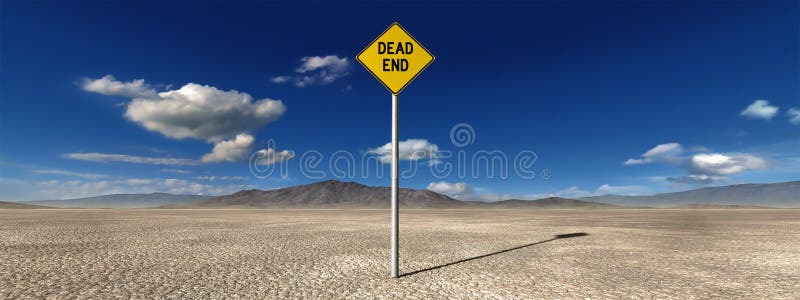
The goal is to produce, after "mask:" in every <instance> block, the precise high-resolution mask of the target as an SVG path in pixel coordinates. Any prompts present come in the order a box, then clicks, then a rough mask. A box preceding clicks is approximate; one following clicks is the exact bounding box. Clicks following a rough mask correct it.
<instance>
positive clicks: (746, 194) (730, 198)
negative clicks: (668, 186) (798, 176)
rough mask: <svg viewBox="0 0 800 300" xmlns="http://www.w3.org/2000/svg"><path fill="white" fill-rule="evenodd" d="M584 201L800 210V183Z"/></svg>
mask: <svg viewBox="0 0 800 300" xmlns="http://www.w3.org/2000/svg"><path fill="white" fill-rule="evenodd" d="M581 200H586V201H592V202H602V203H609V204H616V205H623V206H651V207H675V206H682V205H689V204H706V205H710V204H713V205H740V206H771V207H791V208H793V207H800V181H790V182H782V183H770V184H737V185H729V186H721V187H707V188H701V189H696V190H690V191H685V192H676V193H663V194H656V195H652V196H617V195H606V196H595V197H587V198H581Z"/></svg>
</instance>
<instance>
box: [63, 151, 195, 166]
mask: <svg viewBox="0 0 800 300" xmlns="http://www.w3.org/2000/svg"><path fill="white" fill-rule="evenodd" d="M63 156H64V157H65V158H69V159H76V160H83V161H91V162H100V163H106V162H125V163H132V164H148V165H173V166H179V165H197V164H199V162H198V161H196V160H194V159H188V158H172V157H147V156H134V155H126V154H112V153H96V152H78V153H67V154H64V155H63Z"/></svg>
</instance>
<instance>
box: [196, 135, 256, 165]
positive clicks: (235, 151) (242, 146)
mask: <svg viewBox="0 0 800 300" xmlns="http://www.w3.org/2000/svg"><path fill="white" fill-rule="evenodd" d="M252 148H253V136H252V135H249V134H246V133H241V134H239V135H237V136H236V138H234V139H232V140H228V141H221V142H218V143H217V144H216V145H214V149H213V150H211V153H208V154H206V155H203V158H202V159H200V160H201V161H203V162H221V161H238V160H241V159H243V158H245V157H246V156H247V153H248V152H250V149H252Z"/></svg>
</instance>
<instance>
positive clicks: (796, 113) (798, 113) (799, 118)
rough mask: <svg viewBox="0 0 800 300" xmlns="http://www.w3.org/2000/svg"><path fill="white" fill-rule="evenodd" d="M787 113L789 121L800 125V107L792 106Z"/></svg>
mask: <svg viewBox="0 0 800 300" xmlns="http://www.w3.org/2000/svg"><path fill="white" fill-rule="evenodd" d="M786 115H787V116H789V123H792V124H794V125H800V109H798V108H794V107H793V108H790V109H789V110H788V111H787V112H786Z"/></svg>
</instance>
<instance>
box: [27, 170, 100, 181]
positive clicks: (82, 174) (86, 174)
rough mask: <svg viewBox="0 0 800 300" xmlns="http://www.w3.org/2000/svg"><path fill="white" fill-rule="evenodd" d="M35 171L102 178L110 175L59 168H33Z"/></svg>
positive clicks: (47, 173) (86, 177)
mask: <svg viewBox="0 0 800 300" xmlns="http://www.w3.org/2000/svg"><path fill="white" fill-rule="evenodd" d="M33 172H34V173H37V174H46V175H63V176H72V177H78V178H83V179H100V178H105V177H108V175H105V174H95V173H79V172H72V171H67V170H59V169H44V170H33Z"/></svg>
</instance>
